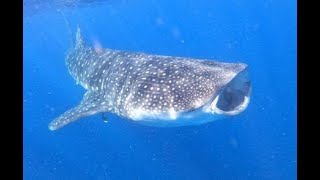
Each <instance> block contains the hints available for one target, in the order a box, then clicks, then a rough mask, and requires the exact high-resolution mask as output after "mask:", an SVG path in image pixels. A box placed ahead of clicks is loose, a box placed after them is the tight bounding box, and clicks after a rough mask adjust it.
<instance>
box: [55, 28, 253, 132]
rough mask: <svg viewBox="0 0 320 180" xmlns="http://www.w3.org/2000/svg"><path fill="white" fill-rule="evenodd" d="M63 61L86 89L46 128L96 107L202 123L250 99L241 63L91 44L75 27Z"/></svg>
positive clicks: (154, 119)
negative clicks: (67, 52)
mask: <svg viewBox="0 0 320 180" xmlns="http://www.w3.org/2000/svg"><path fill="white" fill-rule="evenodd" d="M66 65H67V67H68V70H69V72H70V74H71V76H72V77H73V78H74V79H75V80H76V81H77V83H78V84H80V85H82V86H83V87H84V88H85V89H86V90H87V92H86V93H85V95H84V97H83V99H82V101H81V102H80V104H79V105H78V106H76V107H74V108H72V109H70V110H68V111H67V112H65V113H64V114H62V115H61V116H60V117H58V118H56V119H55V120H53V121H52V122H51V123H50V124H49V129H50V130H56V129H59V128H61V127H63V126H65V125H67V124H69V123H70V122H73V121H76V120H78V119H80V118H82V117H85V116H90V115H94V114H97V113H101V112H110V113H114V114H117V115H119V116H121V117H124V118H126V119H130V120H133V121H137V122H140V123H143V124H146V125H152V126H165V127H167V126H183V125H195V124H203V123H205V122H210V121H213V120H216V119H217V117H219V116H233V115H236V114H239V113H240V112H242V111H243V110H245V109H246V107H247V105H248V103H249V100H250V91H251V81H250V80H249V78H248V70H247V69H248V68H247V65H246V64H243V63H223V62H217V61H212V60H200V59H193V58H183V57H171V56H160V55H150V54H145V53H134V52H127V51H119V50H112V49H95V48H93V47H88V46H87V45H85V43H84V41H83V39H82V37H81V34H80V29H79V28H78V30H77V33H76V44H75V47H73V49H72V50H71V51H70V52H69V54H68V55H67V57H66Z"/></svg>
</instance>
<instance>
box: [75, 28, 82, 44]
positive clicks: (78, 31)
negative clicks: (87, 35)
mask: <svg viewBox="0 0 320 180" xmlns="http://www.w3.org/2000/svg"><path fill="white" fill-rule="evenodd" d="M83 47H84V41H83V37H82V35H81V31H80V27H79V26H77V32H76V44H75V48H76V49H78V48H83Z"/></svg>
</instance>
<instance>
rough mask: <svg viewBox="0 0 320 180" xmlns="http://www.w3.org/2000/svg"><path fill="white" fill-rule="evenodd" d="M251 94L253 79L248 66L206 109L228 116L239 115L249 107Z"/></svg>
mask: <svg viewBox="0 0 320 180" xmlns="http://www.w3.org/2000/svg"><path fill="white" fill-rule="evenodd" d="M250 95H251V81H250V80H249V77H248V69H247V68H246V69H244V70H243V71H242V72H241V73H239V74H238V75H237V76H235V77H234V78H233V79H232V80H231V81H230V83H228V84H227V85H226V86H225V87H224V88H223V89H222V90H221V91H220V92H219V94H218V95H217V96H216V97H215V98H214V99H213V101H212V103H211V104H210V106H207V107H206V108H205V109H204V111H206V112H211V113H213V114H220V115H227V116H234V115H238V114H240V113H241V112H243V111H244V110H245V109H246V108H247V106H248V104H249V102H250Z"/></svg>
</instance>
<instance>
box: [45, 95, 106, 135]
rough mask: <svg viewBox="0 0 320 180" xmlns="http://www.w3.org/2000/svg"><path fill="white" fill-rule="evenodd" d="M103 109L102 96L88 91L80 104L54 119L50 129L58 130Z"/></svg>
mask: <svg viewBox="0 0 320 180" xmlns="http://www.w3.org/2000/svg"><path fill="white" fill-rule="evenodd" d="M103 110H105V108H102V107H101V106H100V98H99V97H98V95H97V94H96V93H93V92H90V91H88V92H87V93H86V94H85V95H84V97H83V99H82V101H81V103H80V104H79V105H78V106H76V107H74V108H72V109H70V110H68V111H66V112H65V113H63V114H62V115H61V116H59V117H58V118H56V119H54V120H53V121H52V122H51V123H50V124H49V129H50V130H52V131H53V130H57V129H59V128H61V127H63V126H65V125H67V124H69V123H71V122H73V121H76V120H78V119H80V118H82V117H85V116H90V115H94V114H97V113H99V112H102V111H103Z"/></svg>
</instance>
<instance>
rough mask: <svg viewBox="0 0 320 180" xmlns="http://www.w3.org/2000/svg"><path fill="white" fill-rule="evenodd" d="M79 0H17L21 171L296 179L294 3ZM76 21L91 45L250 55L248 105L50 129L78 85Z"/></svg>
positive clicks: (59, 175) (49, 175)
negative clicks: (72, 70) (152, 123)
mask: <svg viewBox="0 0 320 180" xmlns="http://www.w3.org/2000/svg"><path fill="white" fill-rule="evenodd" d="M80 1H81V0H78V1H61V0H51V1H36V0H33V1H32V0H25V1H24V5H25V6H24V17H23V18H24V19H23V61H24V62H23V70H24V71H23V75H24V76H23V118H24V119H23V177H24V179H26V180H28V179H32V180H36V179H41V180H43V179H77V180H80V179H84V180H86V179H89V180H91V179H92V180H95V179H97V180H104V179H105V180H109V179H112V180H119V179H141V180H144V179H146V180H151V179H156V180H162V179H165V180H169V179H170V180H171V179H183V180H187V179H190V180H197V179H202V180H206V179H208V180H209V179H210V180H211V179H241V180H242V179H266V180H267V179H272V180H275V179H281V180H284V179H290V180H291V179H296V178H297V174H296V173H297V167H296V166H297V158H296V154H297V143H296V140H297V138H296V136H297V115H296V112H297V103H296V101H297V99H296V93H297V90H296V88H297V78H296V75H297V72H296V69H297V65H296V62H297V61H296V59H297V38H296V33H297V30H296V28H297V23H296V15H297V13H296V1H289V0H278V1H274V0H258V1H250V0H214V1H212V0H199V1H192V0H184V1H181V0H180V1H170V0H162V1H156V0H139V1H138V0H131V1H130V0H122V1H119V0H118V1H113V0H105V1H102V0H100V1H84V2H80ZM77 25H79V27H80V28H81V30H82V32H83V34H84V37H85V39H86V41H87V42H88V43H89V44H90V43H91V44H92V43H93V42H95V41H99V42H100V43H101V45H102V46H103V47H107V48H113V49H121V50H130V51H140V52H141V51H142V52H146V53H153V54H162V55H172V56H183V57H194V58H210V59H216V60H221V61H226V62H234V61H241V62H244V63H247V64H248V65H249V67H250V76H251V79H252V85H253V89H252V97H251V102H250V104H249V106H248V108H247V110H246V111H245V112H243V113H242V114H240V115H239V116H236V117H233V118H230V119H224V120H219V121H215V122H212V123H208V124H205V125H201V126H190V127H178V128H154V127H146V126H142V125H138V124H135V123H133V122H129V121H126V120H124V119H122V118H119V117H117V116H115V115H112V116H109V122H108V123H105V122H103V120H102V117H101V115H95V116H91V117H88V118H85V119H82V120H79V121H77V122H75V123H72V124H70V125H68V126H66V127H65V128H62V129H61V130H58V131H50V130H49V129H48V123H49V122H50V121H51V120H53V119H54V118H56V117H57V116H59V115H60V114H61V113H63V112H64V111H66V110H68V109H69V108H71V107H73V106H74V105H76V104H77V103H78V102H79V101H80V100H81V99H82V96H83V93H84V89H83V88H82V87H80V86H79V85H76V84H75V81H74V80H73V79H72V77H71V76H70V75H69V74H68V71H67V68H66V66H65V62H64V57H65V54H66V51H67V50H68V49H69V48H70V47H71V42H72V38H74V37H71V36H72V35H73V34H74V32H75V30H76V27H77Z"/></svg>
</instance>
